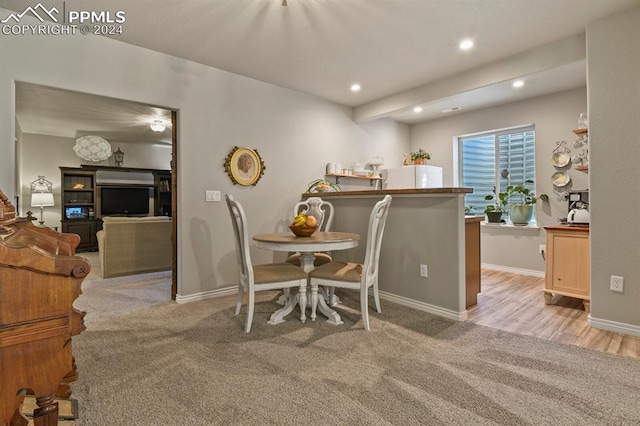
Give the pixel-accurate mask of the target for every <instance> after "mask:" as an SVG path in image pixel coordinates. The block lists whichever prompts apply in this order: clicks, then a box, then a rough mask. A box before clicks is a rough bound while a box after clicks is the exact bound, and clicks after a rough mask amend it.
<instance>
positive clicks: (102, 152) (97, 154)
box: [73, 136, 111, 163]
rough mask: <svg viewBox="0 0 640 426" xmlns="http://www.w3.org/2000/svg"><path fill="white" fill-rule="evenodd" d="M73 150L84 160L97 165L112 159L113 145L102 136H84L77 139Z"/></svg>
mask: <svg viewBox="0 0 640 426" xmlns="http://www.w3.org/2000/svg"><path fill="white" fill-rule="evenodd" d="M73 150H74V151H75V153H76V155H77V156H78V157H80V158H82V159H83V160H87V161H93V162H96V163H97V162H99V161H104V160H106V159H107V158H109V157H111V145H110V144H109V142H107V141H106V140H105V139H103V138H101V137H100V136H82V137H80V138H78V139H76V144H75V145H74V146H73Z"/></svg>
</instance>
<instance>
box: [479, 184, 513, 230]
mask: <svg viewBox="0 0 640 426" xmlns="http://www.w3.org/2000/svg"><path fill="white" fill-rule="evenodd" d="M484 199H485V200H486V201H493V204H489V205H488V206H487V207H486V208H485V209H484V213H485V214H486V215H487V222H489V223H500V222H501V221H502V213H504V212H506V211H507V207H508V206H509V199H508V195H507V193H506V192H501V193H499V194H496V187H495V186H494V187H493V195H491V194H489V195H487V196H486V197H484Z"/></svg>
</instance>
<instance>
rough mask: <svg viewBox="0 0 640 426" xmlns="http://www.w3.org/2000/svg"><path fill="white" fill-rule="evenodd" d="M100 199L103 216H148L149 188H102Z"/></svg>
mask: <svg viewBox="0 0 640 426" xmlns="http://www.w3.org/2000/svg"><path fill="white" fill-rule="evenodd" d="M100 198H101V202H100V213H101V214H102V215H103V216H108V215H123V216H132V215H137V216H139V215H148V214H149V188H124V187H116V186H113V187H112V186H109V187H103V188H101V192H100Z"/></svg>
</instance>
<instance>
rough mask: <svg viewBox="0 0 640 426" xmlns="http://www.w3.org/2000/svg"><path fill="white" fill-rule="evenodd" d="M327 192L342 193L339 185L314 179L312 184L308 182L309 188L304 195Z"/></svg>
mask: <svg viewBox="0 0 640 426" xmlns="http://www.w3.org/2000/svg"><path fill="white" fill-rule="evenodd" d="M329 191H342V188H340V185H338V184H337V183H334V182H331V181H328V180H325V179H316V180H314V181H312V182H309V187H308V188H307V190H306V191H305V193H310V192H329Z"/></svg>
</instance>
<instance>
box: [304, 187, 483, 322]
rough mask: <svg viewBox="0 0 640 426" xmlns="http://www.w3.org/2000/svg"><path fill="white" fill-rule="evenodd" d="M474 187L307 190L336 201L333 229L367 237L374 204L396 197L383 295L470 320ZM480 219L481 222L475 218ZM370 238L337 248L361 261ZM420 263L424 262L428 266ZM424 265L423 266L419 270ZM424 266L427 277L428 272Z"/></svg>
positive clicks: (386, 240) (341, 255)
mask: <svg viewBox="0 0 640 426" xmlns="http://www.w3.org/2000/svg"><path fill="white" fill-rule="evenodd" d="M471 192H472V189H471V188H457V187H450V188H425V189H382V190H368V191H367V190H365V191H337V192H324V193H312V194H303V196H302V197H303V198H306V197H309V196H314V197H317V196H320V197H322V198H323V199H325V200H327V201H329V202H331V203H332V204H333V206H334V211H335V213H334V225H333V230H335V231H341V232H355V233H358V234H360V235H361V236H362V239H363V240H364V239H365V238H366V235H367V226H368V222H367V218H368V215H369V212H370V211H371V208H372V207H373V205H374V204H375V203H376V202H377V201H379V200H380V199H382V198H383V197H384V196H385V195H386V194H389V195H391V196H392V197H393V201H392V203H391V209H390V210H389V216H388V217H387V222H386V227H385V231H384V237H383V240H382V248H381V251H380V278H379V289H380V296H381V297H382V298H383V299H387V300H390V301H393V302H395V303H399V304H402V305H405V306H410V307H413V308H415V309H419V310H422V311H426V312H430V313H434V314H436V315H440V316H444V317H447V318H451V319H454V320H465V319H466V262H465V254H466V250H465V215H464V196H465V194H468V193H471ZM476 223H478V221H476ZM364 247H366V241H361V242H360V245H359V246H358V247H356V248H354V249H352V250H345V251H341V252H337V253H335V254H334V255H335V258H336V259H337V260H342V261H347V262H360V261H361V260H362V259H363V258H364ZM421 265H426V268H425V267H424V266H423V267H422V268H421ZM421 269H422V271H421ZM424 269H426V275H427V276H426V277H425V276H421V275H425V274H424V273H423V274H421V272H424Z"/></svg>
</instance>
